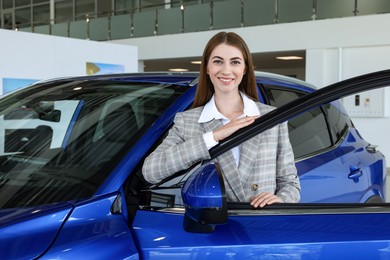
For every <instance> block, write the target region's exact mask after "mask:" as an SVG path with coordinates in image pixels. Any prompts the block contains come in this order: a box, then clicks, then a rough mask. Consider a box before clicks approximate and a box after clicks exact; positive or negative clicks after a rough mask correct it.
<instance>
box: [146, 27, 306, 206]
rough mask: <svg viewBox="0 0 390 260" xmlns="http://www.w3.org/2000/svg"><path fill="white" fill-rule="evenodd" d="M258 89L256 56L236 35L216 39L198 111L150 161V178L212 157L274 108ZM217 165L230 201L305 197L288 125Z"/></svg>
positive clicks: (177, 125) (181, 116)
mask: <svg viewBox="0 0 390 260" xmlns="http://www.w3.org/2000/svg"><path fill="white" fill-rule="evenodd" d="M256 88H257V87H256V81H255V74H254V69H253V64H252V56H251V54H250V52H249V49H248V47H247V45H246V43H245V42H244V40H243V39H242V38H241V37H240V36H239V35H237V34H235V33H232V32H229V33H227V32H220V33H217V34H216V35H214V36H213V37H212V38H211V39H210V41H209V42H208V43H207V45H206V48H205V50H204V52H203V56H202V65H201V71H200V76H199V83H198V88H197V92H196V95H195V101H194V104H193V108H192V109H190V110H188V111H185V112H181V113H178V114H177V115H176V117H175V120H174V126H173V127H172V129H171V130H170V131H169V134H168V136H167V137H166V138H165V139H164V141H163V142H162V144H161V145H160V146H159V147H157V149H156V150H155V151H154V152H153V153H152V154H151V155H150V156H149V157H148V158H146V160H145V163H144V166H143V175H144V177H145V179H146V180H147V181H149V182H151V183H156V182H159V181H161V180H162V179H164V178H166V177H168V176H170V175H172V174H174V173H175V172H178V171H180V170H183V169H187V168H189V167H190V166H191V165H192V164H194V163H196V162H198V161H200V160H204V159H209V158H210V155H209V149H211V148H212V147H213V146H215V145H217V144H218V142H219V141H221V140H223V139H225V138H226V137H228V136H230V135H231V134H232V133H234V132H236V131H237V130H238V129H240V128H242V127H245V126H248V125H250V124H252V123H253V122H254V120H255V119H256V118H257V117H259V116H261V115H263V114H265V113H268V112H269V111H271V110H272V109H274V108H272V107H270V106H267V105H264V104H261V103H260V102H259V101H258V100H259V99H258V95H257V89H256ZM216 161H218V163H219V165H220V167H221V169H222V172H223V175H224V182H225V187H226V194H227V198H228V201H239V202H250V204H251V205H252V206H254V207H264V206H265V205H269V204H273V203H277V202H298V201H299V199H300V183H299V178H298V176H297V171H296V168H295V164H294V155H293V151H292V148H291V144H290V141H289V137H288V129H287V123H283V124H280V125H277V126H275V127H273V128H271V129H269V130H267V131H266V132H264V133H262V134H260V135H258V136H255V137H253V138H251V139H249V140H247V141H246V142H244V143H242V144H241V145H240V146H239V147H235V148H233V149H232V150H230V151H228V152H226V153H225V154H223V155H220V156H219V157H218V158H217V159H216Z"/></svg>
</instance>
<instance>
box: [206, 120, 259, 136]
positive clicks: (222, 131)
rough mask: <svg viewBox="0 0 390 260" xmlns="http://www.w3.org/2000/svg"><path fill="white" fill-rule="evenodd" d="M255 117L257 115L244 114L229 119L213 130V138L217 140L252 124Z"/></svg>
mask: <svg viewBox="0 0 390 260" xmlns="http://www.w3.org/2000/svg"><path fill="white" fill-rule="evenodd" d="M256 118H258V116H246V117H241V118H236V119H233V120H231V121H230V122H229V123H227V124H226V125H223V126H221V127H220V128H218V129H216V130H214V131H213V137H214V140H215V141H216V142H219V141H221V140H223V139H225V138H226V137H228V136H230V135H231V134H233V133H234V132H236V131H237V130H238V129H240V128H243V127H245V126H248V125H250V124H252V123H253V122H254V121H255V119H256Z"/></svg>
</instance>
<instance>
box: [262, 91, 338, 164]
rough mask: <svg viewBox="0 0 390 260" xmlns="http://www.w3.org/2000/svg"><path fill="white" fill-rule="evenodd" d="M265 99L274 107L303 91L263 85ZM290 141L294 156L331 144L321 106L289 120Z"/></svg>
mask: <svg viewBox="0 0 390 260" xmlns="http://www.w3.org/2000/svg"><path fill="white" fill-rule="evenodd" d="M263 89H264V92H265V93H266V95H267V98H266V100H268V101H269V104H270V105H272V106H275V107H279V106H282V105H284V104H287V103H289V102H290V101H292V100H294V99H297V98H299V97H301V96H303V95H305V93H303V92H298V91H292V90H286V89H285V88H280V87H274V86H269V85H268V86H263ZM288 127H289V133H290V142H291V145H292V147H293V150H294V155H295V158H299V157H302V156H306V155H309V154H312V153H315V152H317V151H319V150H322V149H325V148H328V147H329V146H331V145H332V140H331V139H330V135H329V131H328V126H327V123H326V119H325V116H324V114H323V112H322V109H321V108H315V109H312V110H310V111H308V112H305V113H303V114H301V115H299V116H297V117H295V118H292V119H290V120H289V123H288Z"/></svg>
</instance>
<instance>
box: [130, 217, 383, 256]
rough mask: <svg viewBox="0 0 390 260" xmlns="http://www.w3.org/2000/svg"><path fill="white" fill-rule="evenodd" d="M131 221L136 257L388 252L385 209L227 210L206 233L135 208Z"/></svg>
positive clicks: (173, 218) (348, 254)
mask: <svg viewBox="0 0 390 260" xmlns="http://www.w3.org/2000/svg"><path fill="white" fill-rule="evenodd" d="M260 211H261V210H260ZM134 223H136V224H134V226H133V228H134V234H135V238H136V240H137V243H139V244H140V248H141V252H140V255H141V258H142V259H218V257H220V258H221V259H227V258H229V259H230V258H233V259H245V258H254V259H268V258H269V259H387V258H389V257H390V251H389V250H388V246H389V242H388V238H389V236H390V218H389V214H388V213H381V214H370V215H361V214H339V215H334V214H320V215H319V214H308V215H290V214H286V215H256V213H253V214H252V215H247V216H234V215H230V216H229V220H228V223H227V224H224V225H217V227H216V229H215V231H214V232H213V233H208V234H194V233H188V232H185V231H184V230H183V228H182V223H183V214H174V213H166V212H151V211H144V210H140V211H138V212H137V215H136V218H135V220H134ZM166 223H169V225H167V224H166ZM364 241H372V242H368V243H366V242H364ZM363 248H364V250H363ZM334 257H335V258H334Z"/></svg>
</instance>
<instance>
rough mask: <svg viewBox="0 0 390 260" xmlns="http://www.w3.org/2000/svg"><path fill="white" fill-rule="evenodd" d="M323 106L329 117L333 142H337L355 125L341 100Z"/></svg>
mask: <svg viewBox="0 0 390 260" xmlns="http://www.w3.org/2000/svg"><path fill="white" fill-rule="evenodd" d="M322 107H323V109H324V111H325V114H326V117H327V119H328V123H329V129H330V134H331V136H332V140H333V143H337V142H339V141H340V139H341V138H342V137H343V136H344V135H345V133H346V131H347V130H348V128H349V127H353V123H352V121H351V119H350V117H349V116H348V115H347V114H346V112H345V110H344V108H343V107H342V106H341V103H340V101H334V102H332V103H330V104H326V105H324V106H322Z"/></svg>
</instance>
